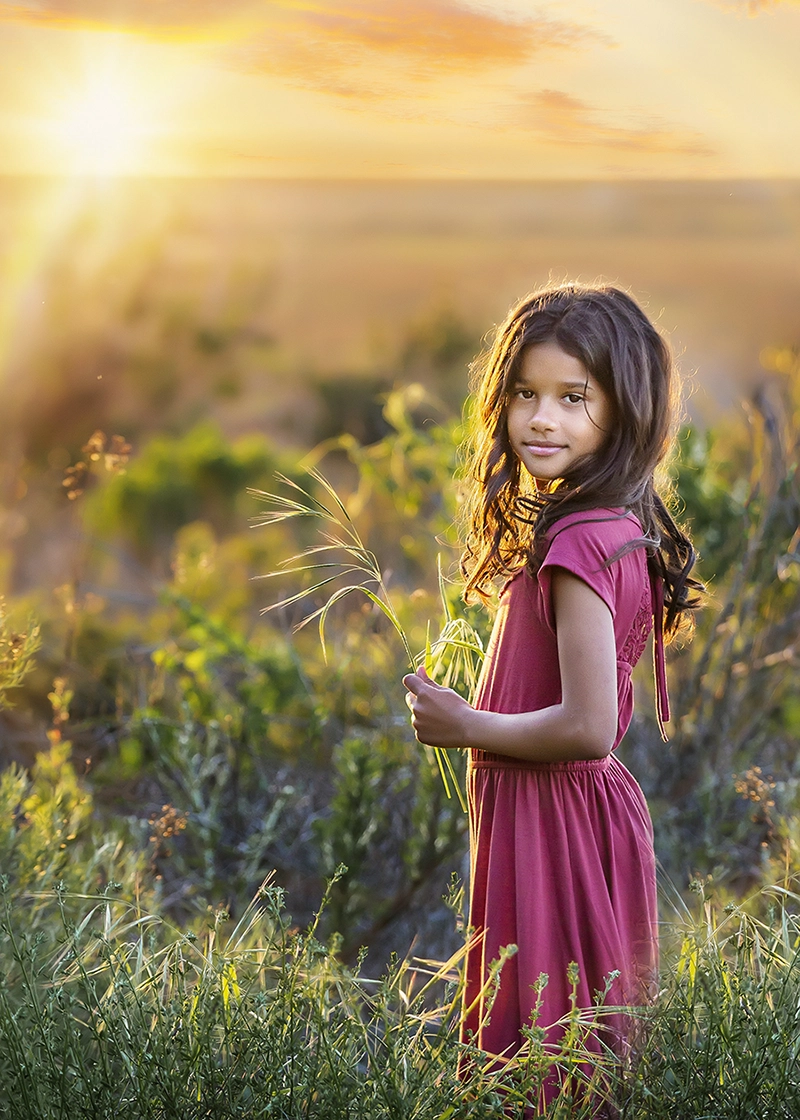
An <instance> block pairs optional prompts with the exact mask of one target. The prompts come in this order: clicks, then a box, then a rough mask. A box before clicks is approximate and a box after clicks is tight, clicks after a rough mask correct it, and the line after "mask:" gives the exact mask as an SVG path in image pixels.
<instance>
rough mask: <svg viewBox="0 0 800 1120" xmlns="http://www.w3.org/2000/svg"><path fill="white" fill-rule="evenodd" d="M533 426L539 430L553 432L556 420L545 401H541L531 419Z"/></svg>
mask: <svg viewBox="0 0 800 1120" xmlns="http://www.w3.org/2000/svg"><path fill="white" fill-rule="evenodd" d="M530 424H531V427H532V428H533V429H534V431H537V432H552V430H553V428H554V427H555V420H554V419H553V416H552V414H551V412H550V410H549V409H548V408H547V406H546V405H545V404H544V403H543V402H541V401H540V402H539V404H538V406H537V408H536V411H535V412H534V414H533V416H531V419H530Z"/></svg>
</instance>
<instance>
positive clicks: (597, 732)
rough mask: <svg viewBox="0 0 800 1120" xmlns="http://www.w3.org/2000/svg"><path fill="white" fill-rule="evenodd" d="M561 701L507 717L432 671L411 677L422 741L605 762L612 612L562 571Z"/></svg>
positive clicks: (611, 734) (540, 758) (609, 733)
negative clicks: (474, 703)
mask: <svg viewBox="0 0 800 1120" xmlns="http://www.w3.org/2000/svg"><path fill="white" fill-rule="evenodd" d="M552 595H553V608H554V611H555V621H556V637H557V642H558V664H559V669H560V673H561V703H560V704H555V705H553V706H552V707H550V708H541V709H540V710H539V711H536V712H520V713H518V714H507V713H502V712H485V711H479V710H478V709H476V708H473V707H471V705H469V704H468V703H467V702H466V700H463V699H462V698H461V697H460V696H459V695H458V693H456V692H454V691H453V690H452V689H449V688H442V687H441V686H440V685H437V684H434V683H433V681H431V680H430V679H429V678H428V677H427V676H426V675H425V674H424V673H411V674H409V675H408V676H407V677H404V678H403V683H404V684H405V686H406V688H407V689H408V690H409V696H408V700H409V706H410V708H411V711H412V719H411V723H412V725H413V727H414V731H415V732H416V736H417V738H418V739H419V741H420V742H421V743H427V744H428V745H429V746H432V747H475V748H478V749H480V750H486V751H492V752H493V753H494V754H503V755H508V756H509V757H510V758H519V759H524V760H526V761H529V762H560V761H566V760H570V759H590V758H605V756H606V755H607V754H609V753H610V751H611V748H612V746H613V744H614V739H615V738H616V735H617V648H616V642H615V639H614V625H613V620H612V617H611V611H610V610H609V609H608V607H607V606H606V604H605V603H604V602H603V600H602V599H601V598H600V596H599V595H598V594H597V593H596V592H595V591H593V590H592V589H591V587H589V586H588V584H586V583H584V582H583V580H581V579H578V577H577V576H574V575H571V574H570V573H569V572H567V571H565V570H564V569H562V568H555V569H554V570H553V579H552Z"/></svg>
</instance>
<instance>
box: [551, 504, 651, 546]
mask: <svg viewBox="0 0 800 1120" xmlns="http://www.w3.org/2000/svg"><path fill="white" fill-rule="evenodd" d="M642 536H643V530H642V526H641V524H640V523H639V519H638V518H637V517H636V515H635V514H633V513H631V511H630V510H626V509H623V508H620V507H617V508H614V507H610V506H609V507H606V506H601V507H597V508H595V509H586V510H578V511H577V512H573V513H567V514H565V515H564V516H563V517H560V518H559V519H558V520H557V521H555V522H554V523H553V524H552V525H551V526H550V528H549V529H548V531H547V534H546V536H545V540H544V543H545V546H546V549H547V551H548V552H549V551H550V549H551V548H552V547H553V545H554V544H555V543H556V542H557V541H559V542H560V547H563V546H564V545H567V544H568V543H569V545H571V546H572V547H576V546H579V545H580V544H581V543H586V544H589V543H591V544H594V545H596V546H605V545H608V546H611V547H612V549H617V548H622V547H624V546H625V545H626V544H629V543H630V542H631V541H634V540H636V539H637V538H639V537H642Z"/></svg>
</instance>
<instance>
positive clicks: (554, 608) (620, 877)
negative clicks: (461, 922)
mask: <svg viewBox="0 0 800 1120" xmlns="http://www.w3.org/2000/svg"><path fill="white" fill-rule="evenodd" d="M479 372H480V379H479V382H478V384H477V409H476V429H477V431H476V439H475V443H474V450H473V457H472V463H471V472H470V476H469V482H470V483H471V487H472V492H471V495H470V499H469V503H468V533H467V539H466V550H465V552H464V556H463V558H462V571H463V574H464V576H465V579H466V595H467V597H468V598H469V597H470V596H471V595H475V594H477V595H479V596H480V597H481V598H482V599H484V600H488V599H489V598H490V597H491V595H492V592H493V590H494V585H495V580H496V579H497V577H505V578H506V583H505V586H504V587H503V589H502V592H501V594H500V599H499V608H498V611H497V616H496V620H495V625H494V631H493V634H492V638H491V641H490V644H489V648H488V651H487V655H486V660H485V663H484V669H483V673H482V676H481V682H480V687H479V690H478V696H477V700H476V703H475V706H474V707H471V706H470V705H469V704H468V703H467V702H466V701H465V700H463V699H462V698H461V697H459V695H458V694H457V693H455V692H453V691H451V690H450V689H445V688H441V687H439V686H438V685H436V684H435V683H434V682H433V681H432V680H430V679H428V677H427V676H426V675H425V674H424V671H420V672H417V673H414V674H410V675H409V676H407V677H405V678H404V684H405V685H406V687H407V688H408V690H409V695H408V700H409V706H410V708H411V710H412V713H413V718H412V724H413V726H414V730H415V732H416V735H417V738H418V739H419V740H420V741H421V742H423V743H427V744H429V745H431V746H438V747H445V748H448V747H452V748H459V747H469V748H470V762H469V770H468V794H469V810H470V836H471V856H472V876H471V917H470V924H471V926H472V927H473V929H474V930H475V932H476V935H477V936H476V939H475V941H474V942H473V947H472V948H471V949H470V951H469V954H468V957H467V966H466V967H467V980H466V1000H465V1008H466V1013H465V1019H464V1025H463V1027H464V1035H465V1037H472V1038H473V1040H474V1041H475V1042H476V1043H477V1044H478V1045H479V1046H480V1047H481V1048H482V1049H484V1050H486V1051H488V1052H490V1053H491V1054H495V1055H504V1056H506V1057H507V1056H510V1055H512V1054H513V1053H514V1052H515V1051H516V1050H517V1049H518V1048H519V1047H520V1045H521V1042H522V1038H521V1035H520V1028H521V1027H522V1026H525V1025H526V1024H528V1025H529V1024H530V1021H531V1012H532V1011H533V1010H534V1007H535V1005H536V1002H537V992H536V990H535V986H536V985H537V981H538V979H539V976H540V974H541V973H545V974H546V976H547V984H546V986H545V987H544V989H543V991H542V992H541V1006H540V1010H539V1015H538V1025H539V1026H540V1027H544V1028H546V1029H547V1028H549V1027H551V1026H552V1024H554V1023H556V1022H557V1021H558V1020H559V1019H560V1018H561V1017H562V1016H564V1015H565V1014H566V1013H567V1011H568V1010H569V1006H570V990H571V984H570V980H569V979H568V968H569V965H570V962H573V961H574V962H576V963H577V966H578V978H579V979H578V988H577V994H578V1005H579V1006H580V1007H584V1008H588V1007H591V1006H592V1004H593V1002H594V1001H595V998H596V997H595V993H597V992H603V990H604V988H605V987H606V983H607V981H608V980H609V978H612V983H611V987H610V990H609V991H608V994H607V996H606V1003H607V1004H614V1005H621V1004H630V1003H635V1002H637V1001H641V1000H642V999H643V998H645V997H646V995H647V992H648V990H649V988H650V987H651V985H652V983H653V980H654V977H655V970H656V966H657V924H656V921H657V916H656V890H655V865H654V855H653V832H652V826H651V823H650V817H649V814H648V811H647V806H646V804H645V800H644V796H643V794H642V792H641V790H640V789H639V786H638V785H637V784H636V782H635V781H634V779H633V778H632V777H631V775H630V774H629V773H628V771H627V770H626V769H625V767H624V766H623V765H622V764H621V763H620V762H619V761H618V760H617V758H616V757H615V755H614V754H613V751H614V748H615V747H616V746H617V744H618V743H619V741H620V739H621V738H622V736H623V735H624V733H625V731H626V730H627V728H628V725H629V723H630V720H631V715H632V711H633V690H632V684H631V670H632V668H633V666H634V665H635V664H636V662H637V660H638V659H639V656H640V655H641V653H642V650H643V648H644V646H645V644H646V641H647V638H648V634H649V632H650V630H651V629H652V628H653V625H654V626H655V634H654V650H655V669H656V682H657V688H656V692H657V712H658V719H659V725H660V727H661V730H662V735H663V733H664V723H665V722H666V721H667V720H668V719H669V712H668V700H667V694H666V678H665V673H664V650H663V634H664V633H665V632H666V633H667V634H670V633H672V632H673V631H674V630H675V629H676V628H677V627H678V625H679V624H680V622H681V620H682V619H685V618H686V617H688V614H687V612H690V611H691V610H692V609H693V608H694V607H695V606H696V605H697V599H696V597H693V592H694V591H695V590H699V588H700V585H699V584H698V583H697V582H696V581H695V580H692V579H690V577H689V572H690V570H691V568H692V564H693V562H694V552H693V550H692V547H691V544H690V543H689V540H688V539H687V537H686V536H685V535H684V534H683V533H682V532H681V531H680V530H679V529H678V528H677V526H676V525H675V523H674V521H673V520H672V518H671V517H670V515H669V513H668V511H667V509H666V507H665V505H664V503H663V501H662V500H661V498H660V497H659V496H658V494H657V493H656V490H655V487H654V482H653V472H654V470H655V467H656V466H657V464H658V463H659V462H660V460H661V459H662V458H663V456H664V454H665V452H666V451H667V448H668V446H669V442H670V437H671V429H672V421H673V396H674V379H673V373H672V362H671V357H670V351H669V348H668V346H667V343H666V342H665V341H664V340H663V339H662V338H661V336H660V335H659V334H658V332H657V331H656V329H655V328H654V327H653V325H652V323H650V321H649V320H648V318H647V317H646V316H645V314H644V313H643V312H642V310H641V309H640V308H639V306H638V305H637V304H636V303H635V302H634V300H633V299H631V297H630V296H629V295H627V294H626V293H625V292H622V291H620V290H618V289H616V288H612V287H597V288H588V287H580V286H577V285H572V284H570V285H564V286H560V287H555V288H548V289H546V290H543V291H540V292H537V293H535V294H534V295H533V296H530V297H528V298H527V299H525V300H523V301H522V302H521V303H520V304H519V305H518V306H517V307H515V308H514V309H513V310H512V311H511V313H510V315H509V317H508V319H507V320H506V322H505V323H504V324H503V325H502V326H501V327H500V329H499V331H498V334H497V337H496V340H495V342H494V346H493V348H492V350H491V352H490V353H489V354H488V357H487V358H486V359H485V361H484V363H483V365H482V369H481V370H480V371H479ZM665 737H666V736H665ZM509 944H515V945H517V946H518V952H517V954H516V955H515V956H513V957H511V958H510V959H509V960H508V961H507V962H506V964H505V965H504V967H503V970H502V975H501V981H500V988H499V992H498V994H497V998H496V1000H495V1003H494V1006H493V1007H492V1010H491V1014H490V1015H488V1016H487V1014H486V1008H485V1007H484V1005H483V998H482V997H481V991H482V989H483V988H484V987H485V984H486V979H487V975H488V969H489V965H490V964H491V962H492V961H493V960H496V959H497V957H498V956H499V955H500V949H501V948H502V947H503V946H505V945H509ZM615 975H616V979H613V977H614V976H615ZM620 1024H621V1020H617V1021H616V1027H617V1030H618V1031H619V1030H620V1029H624V1028H621V1025H620ZM558 1034H559V1031H558V1029H557V1028H556V1029H551V1030H549V1031H548V1034H547V1039H548V1041H549V1042H554V1041H557V1039H558ZM619 1041H620V1040H619V1039H617V1042H619Z"/></svg>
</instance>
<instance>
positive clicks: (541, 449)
mask: <svg viewBox="0 0 800 1120" xmlns="http://www.w3.org/2000/svg"><path fill="white" fill-rule="evenodd" d="M524 447H525V449H526V451H529V452H530V454H531V455H545V456H547V455H555V454H556V452H557V451H562V450H563V448H562V446H561V444H560V443H526V444H524Z"/></svg>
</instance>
